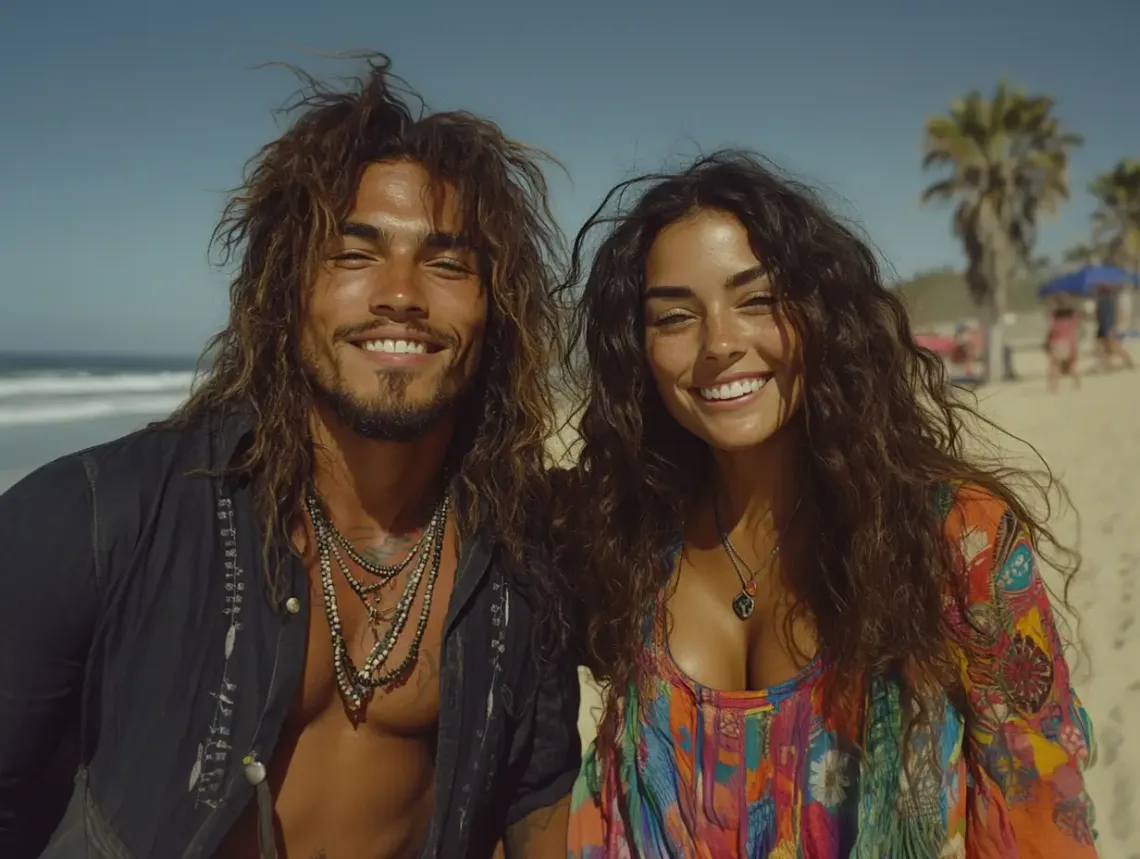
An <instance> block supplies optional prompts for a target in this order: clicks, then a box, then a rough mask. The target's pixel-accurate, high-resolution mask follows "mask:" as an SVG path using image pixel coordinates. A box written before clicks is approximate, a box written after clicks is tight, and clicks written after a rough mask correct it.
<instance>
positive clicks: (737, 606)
mask: <svg viewBox="0 0 1140 859" xmlns="http://www.w3.org/2000/svg"><path fill="white" fill-rule="evenodd" d="M802 500H803V496H800V499H799V501H796V506H795V507H793V508H792V514H791V516H789V517H788V521H787V522H785V523H784V527H783V529H781V531H780V533H779V535H778V536H777V537H776V543H775V545H774V546H772V548H771V550H769V552H768V554H767V556H765V558H764V560H763V561H762V562H761V564H760V566H759V567H758V568H757V569H755V570H754V569H752V567H750V566H748V562H747V561H745V560H744V558H743V557H742V556H741V554H740V553H739V552H738V551H736V547H735V546H734V545H732V540H730V539H729V537H728V532H727V531H726V530H725V529H724V526H723V525H722V524H721V522H720V504H718V503H717V498H716V495H715V493H714V495H713V519H714V520H715V521H716V530H717V533H718V534H719V535H720V545H721V546H722V547H723V548H724V553H725V554H726V555H728V560H729V561H731V562H732V568H733V569H734V570H736V575H737V577H739V579H740V593H738V594H737V595H736V598H735V599H734V600H733V601H732V611H733V613H734V614H735V615H736V616H737V617H738V618H740V619H741V620H748V618H750V617H752V612H753V611H754V610H755V608H756V577H757V576H759V575H760V571H761V570H764V569H767V568H768V566H769V565H770V564H771V563H772V561H773V559H774V558H775V557H776V554H777V553H778V552H779V551H780V544H781V543H782V542H783V540H784V535H785V534H786V533H787V530H788V526H789V525H791V524H792V519H793V518H795V515H796V511H797V510H799V509H800V501H802ZM741 567H743V568H744V570H747V571H748V576H747V577H745V575H744V570H742V569H741Z"/></svg>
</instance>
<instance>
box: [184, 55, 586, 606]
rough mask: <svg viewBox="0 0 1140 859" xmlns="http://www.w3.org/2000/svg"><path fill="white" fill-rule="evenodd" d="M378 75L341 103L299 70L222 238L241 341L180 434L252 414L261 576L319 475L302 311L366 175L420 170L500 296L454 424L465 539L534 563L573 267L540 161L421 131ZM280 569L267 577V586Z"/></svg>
mask: <svg viewBox="0 0 1140 859" xmlns="http://www.w3.org/2000/svg"><path fill="white" fill-rule="evenodd" d="M365 59H366V62H367V68H368V72H367V74H366V75H363V76H362V77H360V78H357V79H353V80H352V81H350V84H351V85H350V86H347V87H345V88H342V89H333V88H330V87H329V86H327V85H323V84H321V83H319V82H318V81H317V80H315V79H314V78H312V77H311V76H309V75H307V74H305V73H303V72H300V71H297V70H294V71H295V72H296V73H297V74H298V76H299V77H300V79H301V81H302V89H301V91H300V93H299V94H298V95H297V97H296V98H295V99H294V100H293V101H292V102H291V103H290V104H288V105H287V106H286V108H285V112H286V113H288V114H294V115H296V118H295V120H294V121H293V122H292V124H291V126H290V127H289V129H288V130H287V131H286V132H285V133H284V134H283V135H282V136H281V137H279V138H277V139H276V140H274V141H273V142H271V143H268V144H266V145H265V146H264V147H262V149H261V150H260V151H259V152H258V153H257V155H255V156H254V157H253V158H252V159H251V160H250V162H249V163H248V164H247V167H246V173H245V180H244V183H243V185H242V186H241V187H240V188H238V189H236V190H235V191H234V192H232V195H231V197H230V199H229V201H228V204H227V205H226V208H225V211H224V213H223V216H222V219H221V222H220V223H219V225H218V227H217V229H216V230H215V233H214V243H215V246H216V248H217V249H218V250H219V251H220V252H221V258H222V263H223V264H226V263H229V262H230V261H232V260H235V259H236V261H237V262H238V266H237V272H236V275H235V276H234V278H233V280H232V282H231V284H230V317H229V324H228V325H227V326H226V328H225V329H224V330H223V331H222V332H221V333H219V334H217V335H216V336H215V337H214V338H213V339H212V341H211V342H210V344H209V346H208V347H207V349H206V353H205V355H204V362H205V361H209V362H210V367H209V371H208V375H207V376H206V378H205V380H204V381H203V382H202V383H201V384H200V385H199V386H197V387H196V389H195V390H194V391H193V392H192V395H191V397H190V399H189V401H188V402H187V403H186V404H185V405H184V406H183V407H182V408H181V409H180V410H179V411H178V412H176V413H175V414H174V415H173V416H172V418H171V419H170V420H169V421H168V422H167V424H168V425H171V426H184V425H186V424H188V423H191V422H194V421H198V420H200V419H202V418H210V417H212V416H217V415H219V414H224V413H226V412H229V411H233V410H244V411H245V412H247V413H248V414H250V415H251V416H252V417H253V420H254V430H253V437H252V442H251V443H250V444H249V445H248V447H246V448H245V449H244V451H243V452H242V454H241V456H240V458H239V459H238V461H236V462H235V463H234V465H233V467H232V469H231V471H232V472H234V473H236V474H238V475H246V476H248V477H249V478H250V479H251V480H252V486H253V487H254V492H255V497H256V506H257V510H258V513H259V517H260V519H261V520H262V523H263V525H264V526H265V534H266V544H265V552H266V558H267V559H268V557H269V554H270V552H271V546H272V545H274V544H276V545H289V542H290V535H292V534H293V533H295V528H296V527H297V526H298V524H299V523H300V522H301V521H302V520H301V517H302V515H303V497H304V491H305V486H306V484H307V482H308V481H309V479H310V475H311V468H312V458H313V450H312V439H311V437H310V432H309V414H310V409H311V406H312V403H313V390H312V387H311V385H310V382H309V380H308V377H307V374H306V373H305V371H304V369H303V359H302V354H301V346H300V338H301V325H302V307H303V305H304V303H303V301H302V298H303V294H304V292H305V290H307V289H309V288H310V285H311V284H312V283H313V280H314V275H315V273H316V271H317V268H318V266H319V265H320V262H321V259H322V251H323V249H324V248H325V247H326V243H327V241H328V240H329V239H330V237H331V236H333V235H334V234H335V232H336V230H337V228H338V226H339V225H340V224H341V223H342V221H343V220H344V218H345V217H346V216H347V215H348V214H349V212H350V211H351V207H352V205H353V202H354V199H355V196H356V192H357V188H358V185H359V183H360V179H361V176H362V175H363V173H364V170H365V168H367V167H368V166H369V165H370V164H373V163H375V162H378V161H386V160H396V159H407V160H410V161H415V162H418V163H420V164H422V165H423V166H424V167H425V168H426V170H427V171H428V173H429V174H430V175H431V176H432V178H433V180H435V181H436V182H439V183H447V184H449V185H451V186H453V187H454V189H455V191H456V195H457V199H458V201H459V205H460V209H461V214H462V218H463V222H464V224H465V226H466V228H467V229H468V230H469V232H470V234H471V239H472V240H473V243H474V244H475V246H476V249H477V250H478V251H479V254H480V259H481V261H482V274H483V277H484V283H485V284H486V286H487V289H488V294H489V296H490V300H489V319H488V324H487V329H486V335H485V340H484V347H483V352H482V364H481V367H480V371H479V374H478V386H477V389H476V390H475V391H473V392H472V396H469V397H465V398H464V401H463V402H464V403H465V404H466V405H465V406H464V408H467V409H469V413H467V414H463V415H461V416H460V418H459V420H458V421H457V422H456V423H457V426H458V427H459V428H460V430H459V437H458V438H457V439H456V440H454V441H453V449H452V451H451V457H452V461H453V462H455V463H456V465H455V469H456V470H455V488H456V493H457V496H458V497H459V499H460V500H461V503H460V504H459V505H457V509H456V513H457V521H458V524H459V528H460V532H461V533H464V534H467V533H470V532H472V531H473V530H474V529H475V528H476V527H477V526H481V527H485V530H486V533H487V534H488V535H490V536H491V537H492V538H494V540H496V541H497V543H498V544H499V545H500V546H501V547H502V548H503V549H505V550H506V551H507V552H508V553H509V555H510V557H512V558H513V559H514V560H516V561H519V562H521V561H522V559H523V556H524V553H525V549H526V546H527V543H528V541H530V540H532V539H533V533H532V524H531V522H532V520H533V516H534V513H535V511H536V510H545V509H546V505H547V503H548V489H547V480H546V475H545V464H544V463H545V461H544V446H543V445H544V441H545V439H546V438H547V437H548V436H549V434H550V431H551V427H552V424H553V415H554V405H553V402H552V394H551V389H550V378H549V374H550V369H551V367H552V366H553V365H556V364H557V344H558V342H559V326H558V325H557V321H556V314H555V302H554V299H553V296H552V292H553V285H554V282H555V277H556V274H557V273H558V272H559V270H560V269H559V267H558V266H559V264H560V263H561V262H562V261H563V259H564V253H563V251H564V246H563V243H562V238H561V234H560V233H559V231H558V229H557V227H556V225H555V223H554V220H553V218H552V216H551V213H550V209H549V204H548V195H547V186H546V181H545V178H544V176H543V172H542V169H541V164H542V161H543V160H544V156H541V155H540V153H538V152H537V151H535V150H532V149H530V148H529V147H527V146H525V145H523V144H521V143H518V142H515V141H512V140H510V139H508V138H507V137H506V136H504V134H503V133H502V131H501V130H500V129H499V128H498V126H496V125H495V124H494V123H492V122H490V121H488V120H485V119H480V118H478V117H475V116H472V115H470V114H467V113H458V112H453V113H434V114H426V113H425V112H424V109H423V104H422V101H419V100H418V97H416V96H414V95H409V93H410V91H409V90H408V89H407V87H406V85H405V84H403V82H402V81H400V80H399V79H398V78H395V77H393V76H392V74H391V73H390V62H389V60H388V58H387V57H385V56H383V55H375V54H373V55H369V56H367V57H366V58H365ZM413 102H415V103H417V104H418V106H419V111H418V113H419V115H414V114H413V110H412V106H411V103H413ZM457 444H458V447H459V449H456V448H455V446H456V445H457ZM278 541H284V542H283V543H281V542H278ZM273 569H274V565H272V564H268V565H267V571H268V572H269V574H270V576H271V583H272V570H273ZM536 584H541V582H536Z"/></svg>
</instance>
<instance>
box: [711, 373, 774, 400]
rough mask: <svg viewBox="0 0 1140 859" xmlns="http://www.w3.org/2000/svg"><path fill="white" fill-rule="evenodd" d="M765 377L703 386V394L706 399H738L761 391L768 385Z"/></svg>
mask: <svg viewBox="0 0 1140 859" xmlns="http://www.w3.org/2000/svg"><path fill="white" fill-rule="evenodd" d="M767 382H768V380H767V379H766V378H764V379H738V380H737V381H735V382H729V383H728V384H727V385H718V386H717V387H715V388H701V389H700V391H701V396H702V397H704V398H705V399H706V400H736V399H739V398H740V397H743V396H746V395H748V394H751V393H754V392H755V391H759V390H760V389H761V388H763V387H764V385H766V384H767Z"/></svg>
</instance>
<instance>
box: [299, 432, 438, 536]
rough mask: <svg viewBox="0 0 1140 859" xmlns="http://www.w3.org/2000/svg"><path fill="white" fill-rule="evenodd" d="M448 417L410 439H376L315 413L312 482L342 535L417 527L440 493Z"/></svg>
mask: <svg viewBox="0 0 1140 859" xmlns="http://www.w3.org/2000/svg"><path fill="white" fill-rule="evenodd" d="M452 430H453V426H452V423H451V421H449V420H446V421H441V422H440V424H439V425H438V426H436V427H434V428H432V429H431V430H429V431H428V432H427V433H426V434H425V435H424V436H422V437H421V438H419V439H416V440H415V441H412V442H392V441H376V440H374V439H369V438H364V437H363V436H360V435H357V434H356V433H354V432H352V431H351V430H350V429H348V428H347V427H346V426H345V425H344V424H342V423H340V422H339V421H337V420H336V418H334V417H332V416H330V415H327V414H321V413H319V412H318V413H316V414H314V416H313V482H314V485H315V487H316V489H317V492H318V493H319V494H320V496H321V498H322V500H323V501H324V503H325V505H326V507H327V512H328V515H329V516H330V517H331V519H332V521H333V523H334V524H335V525H336V526H337V528H338V529H339V530H341V532H342V533H346V532H348V531H359V530H360V529H377V530H378V531H379V532H382V533H387V534H402V533H406V532H408V531H412V530H415V529H416V528H418V527H421V526H422V525H423V524H424V523H425V521H426V519H427V517H428V516H429V515H430V511H431V509H432V507H433V506H434V504H435V502H436V501H437V500H438V498H439V493H440V492H441V491H442V489H443V486H442V479H443V467H444V460H445V458H446V456H447V451H448V445H449V443H450V441H451V436H452Z"/></svg>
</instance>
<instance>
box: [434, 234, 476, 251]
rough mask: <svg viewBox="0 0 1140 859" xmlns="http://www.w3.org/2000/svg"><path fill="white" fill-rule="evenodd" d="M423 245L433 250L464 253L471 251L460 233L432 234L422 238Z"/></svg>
mask: <svg viewBox="0 0 1140 859" xmlns="http://www.w3.org/2000/svg"><path fill="white" fill-rule="evenodd" d="M423 243H424V245H425V246H427V247H429V248H434V249H435V250H441V251H448V250H456V251H465V250H470V249H471V242H470V240H469V239H468V238H467V236H465V235H463V234H462V233H447V232H439V231H437V232H433V233H428V234H427V235H426V236H424V241H423Z"/></svg>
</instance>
